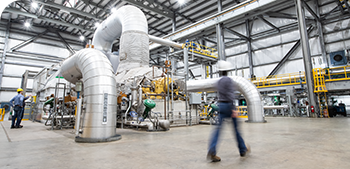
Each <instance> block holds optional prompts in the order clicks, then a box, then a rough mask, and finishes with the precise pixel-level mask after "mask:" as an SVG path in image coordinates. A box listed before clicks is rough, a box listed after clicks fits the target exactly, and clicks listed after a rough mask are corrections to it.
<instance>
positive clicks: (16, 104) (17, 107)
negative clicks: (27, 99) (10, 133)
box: [10, 88, 24, 129]
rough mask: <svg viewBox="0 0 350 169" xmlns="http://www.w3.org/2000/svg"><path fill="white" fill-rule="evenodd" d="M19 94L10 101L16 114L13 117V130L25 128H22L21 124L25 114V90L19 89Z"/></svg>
mask: <svg viewBox="0 0 350 169" xmlns="http://www.w3.org/2000/svg"><path fill="white" fill-rule="evenodd" d="M17 93H18V94H17V95H16V96H15V97H13V98H12V99H11V100H10V104H11V106H12V107H13V110H14V113H13V116H12V124H11V129H14V128H21V127H23V126H20V123H21V120H22V119H21V117H22V113H23V112H22V110H23V102H24V96H23V89H22V88H18V89H17ZM16 119H17V121H16ZM15 121H16V124H15Z"/></svg>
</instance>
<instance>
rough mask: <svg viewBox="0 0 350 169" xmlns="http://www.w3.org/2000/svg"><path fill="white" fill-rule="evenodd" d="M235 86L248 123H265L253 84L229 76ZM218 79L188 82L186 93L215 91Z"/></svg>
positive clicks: (258, 96) (240, 78)
mask: <svg viewBox="0 0 350 169" xmlns="http://www.w3.org/2000/svg"><path fill="white" fill-rule="evenodd" d="M230 78H231V79H232V80H233V83H234V85H236V87H237V90H238V91H239V92H241V93H242V94H243V95H244V97H245V99H246V101H247V106H248V107H247V109H248V121H247V122H253V123H263V122H266V120H265V117H264V107H263V104H262V102H261V96H260V92H259V91H258V89H257V88H256V87H255V85H254V84H253V83H251V82H250V81H248V80H247V79H245V78H243V77H240V76H230ZM218 80H219V78H215V79H204V80H190V81H187V91H189V92H206V91H216V84H217V82H218Z"/></svg>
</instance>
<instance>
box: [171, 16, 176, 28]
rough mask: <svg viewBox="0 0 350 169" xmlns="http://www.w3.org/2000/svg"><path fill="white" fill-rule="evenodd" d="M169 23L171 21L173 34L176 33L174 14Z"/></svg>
mask: <svg viewBox="0 0 350 169" xmlns="http://www.w3.org/2000/svg"><path fill="white" fill-rule="evenodd" d="M171 21H172V31H173V32H175V31H176V14H175V13H174V16H173V19H172V20H171Z"/></svg>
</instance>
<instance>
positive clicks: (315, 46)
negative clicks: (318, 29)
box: [309, 38, 321, 56]
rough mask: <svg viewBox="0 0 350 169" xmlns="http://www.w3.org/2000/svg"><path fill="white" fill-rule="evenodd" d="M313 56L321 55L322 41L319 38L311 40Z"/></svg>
mask: <svg viewBox="0 0 350 169" xmlns="http://www.w3.org/2000/svg"><path fill="white" fill-rule="evenodd" d="M309 45H310V52H311V56H314V55H321V48H320V40H319V39H318V38H310V39H309Z"/></svg>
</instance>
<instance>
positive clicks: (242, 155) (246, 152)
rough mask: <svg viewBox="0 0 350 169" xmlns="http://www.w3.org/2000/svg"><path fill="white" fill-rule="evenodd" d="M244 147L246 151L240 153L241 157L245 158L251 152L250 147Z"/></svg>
mask: <svg viewBox="0 0 350 169" xmlns="http://www.w3.org/2000/svg"><path fill="white" fill-rule="evenodd" d="M246 147H247V150H246V151H245V152H244V153H241V157H245V156H246V155H248V154H249V153H250V151H251V149H250V146H249V145H248V144H247V145H246Z"/></svg>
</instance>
